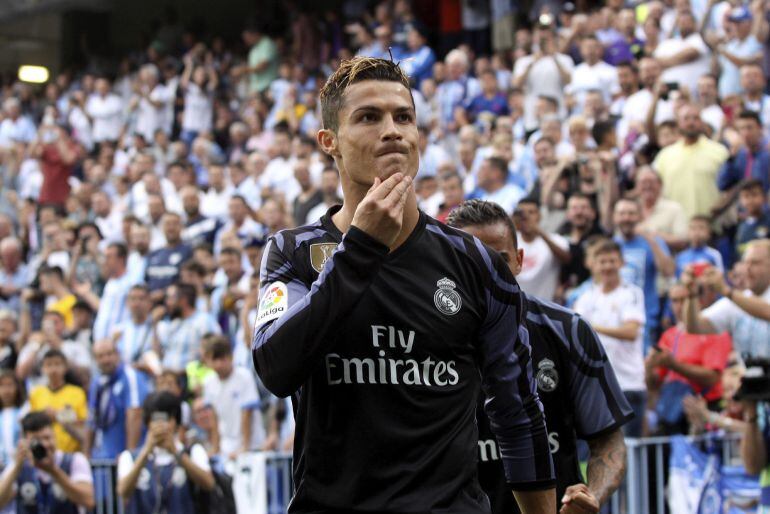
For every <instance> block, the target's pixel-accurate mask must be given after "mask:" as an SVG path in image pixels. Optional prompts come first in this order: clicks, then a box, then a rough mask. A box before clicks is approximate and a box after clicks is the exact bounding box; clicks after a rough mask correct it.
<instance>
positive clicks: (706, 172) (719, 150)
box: [652, 136, 730, 220]
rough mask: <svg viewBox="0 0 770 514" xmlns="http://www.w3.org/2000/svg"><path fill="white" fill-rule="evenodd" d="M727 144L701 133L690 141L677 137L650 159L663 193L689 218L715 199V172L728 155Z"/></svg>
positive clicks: (701, 212)
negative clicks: (658, 175)
mask: <svg viewBox="0 0 770 514" xmlns="http://www.w3.org/2000/svg"><path fill="white" fill-rule="evenodd" d="M729 155H730V154H729V152H728V151H727V148H725V147H724V146H722V145H721V144H719V143H717V142H714V141H712V140H710V139H708V138H707V137H705V136H701V137H700V139H698V142H697V143H695V144H693V145H685V144H684V140H679V141H678V142H676V143H674V144H673V145H670V146H667V147H666V148H664V149H663V150H661V151H660V153H659V154H658V156H657V157H656V158H655V162H653V163H652V166H653V168H655V169H656V170H657V171H658V173H659V174H660V178H661V179H662V180H663V196H665V197H666V198H668V199H669V200H674V201H675V202H678V203H679V204H680V205H681V206H682V208H683V209H684V212H685V214H686V215H687V219H688V220H689V219H690V218H691V217H692V216H694V215H696V214H707V215H708V214H709V211H710V209H711V207H713V206H714V204H715V203H716V201H717V200H718V199H719V189H717V174H718V173H719V168H720V167H721V166H722V164H723V163H724V162H725V161H726V160H727V158H728V157H729Z"/></svg>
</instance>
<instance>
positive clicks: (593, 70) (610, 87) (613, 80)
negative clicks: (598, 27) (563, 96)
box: [568, 35, 618, 112]
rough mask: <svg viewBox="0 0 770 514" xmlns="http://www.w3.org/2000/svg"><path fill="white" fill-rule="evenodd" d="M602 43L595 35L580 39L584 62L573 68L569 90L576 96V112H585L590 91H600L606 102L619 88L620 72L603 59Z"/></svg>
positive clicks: (581, 54)
mask: <svg viewBox="0 0 770 514" xmlns="http://www.w3.org/2000/svg"><path fill="white" fill-rule="evenodd" d="M602 50H603V49H602V44H601V43H600V42H599V40H598V39H597V38H596V36H594V35H587V36H584V37H583V39H582V40H581V41H580V56H581V57H582V58H583V62H582V63H580V64H578V65H577V66H575V68H574V70H572V79H571V81H570V83H569V86H568V91H569V93H570V94H571V95H573V97H574V102H575V105H576V112H584V109H585V105H586V96H587V95H588V92H589V91H599V92H601V94H602V98H603V99H604V101H605V102H609V101H610V100H611V99H612V95H614V94H615V92H616V91H617V89H618V72H617V70H616V69H615V67H614V66H611V65H609V64H607V63H606V62H604V61H603V60H602Z"/></svg>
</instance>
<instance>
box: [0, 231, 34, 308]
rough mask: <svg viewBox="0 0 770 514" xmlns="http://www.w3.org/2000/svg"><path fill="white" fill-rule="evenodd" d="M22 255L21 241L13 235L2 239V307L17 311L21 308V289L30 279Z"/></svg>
mask: <svg viewBox="0 0 770 514" xmlns="http://www.w3.org/2000/svg"><path fill="white" fill-rule="evenodd" d="M22 257H23V256H22V245H21V241H19V240H18V239H17V238H15V237H13V236H6V237H5V238H3V239H2V240H0V308H4V309H10V310H12V311H15V312H17V313H18V312H19V309H20V308H21V302H20V295H21V291H22V289H24V288H25V287H26V286H27V284H28V283H29V279H30V277H29V275H28V269H27V265H26V264H25V263H24V260H23V258H22Z"/></svg>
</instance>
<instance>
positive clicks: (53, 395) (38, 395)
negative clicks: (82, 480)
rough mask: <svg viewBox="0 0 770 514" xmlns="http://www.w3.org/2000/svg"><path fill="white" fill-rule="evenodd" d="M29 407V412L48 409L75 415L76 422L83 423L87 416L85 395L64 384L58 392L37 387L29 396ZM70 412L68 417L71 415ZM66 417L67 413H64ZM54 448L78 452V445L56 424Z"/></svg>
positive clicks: (54, 427)
mask: <svg viewBox="0 0 770 514" xmlns="http://www.w3.org/2000/svg"><path fill="white" fill-rule="evenodd" d="M29 407H30V410H31V411H38V410H45V409H48V408H49V407H50V408H52V409H54V410H56V412H57V413H61V411H63V410H65V409H66V410H67V411H71V412H74V413H75V418H76V419H77V420H78V421H85V420H86V417H87V416H88V403H87V402H86V393H85V391H83V389H82V388H80V387H78V386H74V385H70V384H66V385H64V386H63V387H61V388H60V389H59V390H58V391H51V390H50V389H49V388H48V386H38V387H36V388H34V389H33V390H32V393H31V394H30V395H29ZM71 412H70V415H71ZM64 415H65V416H66V415H67V413H66V412H65V413H64ZM53 431H54V435H55V436H56V446H57V448H58V449H59V450H61V451H63V452H76V451H80V444H78V442H77V441H76V440H75V438H74V437H72V436H71V435H69V434H68V433H67V431H66V430H64V427H62V426H61V425H60V424H59V423H58V422H55V423H54V424H53Z"/></svg>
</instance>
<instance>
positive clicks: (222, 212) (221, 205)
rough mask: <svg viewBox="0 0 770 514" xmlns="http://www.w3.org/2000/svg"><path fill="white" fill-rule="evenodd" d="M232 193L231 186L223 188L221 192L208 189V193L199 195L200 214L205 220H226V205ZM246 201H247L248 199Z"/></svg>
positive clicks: (211, 188)
mask: <svg viewBox="0 0 770 514" xmlns="http://www.w3.org/2000/svg"><path fill="white" fill-rule="evenodd" d="M234 191H235V190H234V189H233V187H232V186H225V188H224V189H222V191H216V190H215V189H214V188H213V187H210V188H209V189H208V191H206V192H205V193H204V194H202V195H201V214H203V215H204V216H206V217H207V218H217V219H219V220H223V221H224V220H226V219H227V217H228V213H227V204H228V202H229V201H230V197H231V196H233V193H234ZM246 201H248V198H247V199H246Z"/></svg>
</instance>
